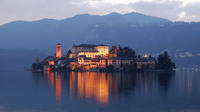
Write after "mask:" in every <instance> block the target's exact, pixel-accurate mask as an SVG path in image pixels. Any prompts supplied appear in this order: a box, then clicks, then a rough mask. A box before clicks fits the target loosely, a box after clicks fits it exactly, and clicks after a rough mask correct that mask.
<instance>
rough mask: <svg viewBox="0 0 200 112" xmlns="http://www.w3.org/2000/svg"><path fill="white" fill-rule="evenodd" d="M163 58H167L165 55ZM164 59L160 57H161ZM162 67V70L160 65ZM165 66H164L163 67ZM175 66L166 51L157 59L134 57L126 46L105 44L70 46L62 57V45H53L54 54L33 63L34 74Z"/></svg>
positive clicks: (144, 56)
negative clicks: (38, 72) (54, 46)
mask: <svg viewBox="0 0 200 112" xmlns="http://www.w3.org/2000/svg"><path fill="white" fill-rule="evenodd" d="M165 55H166V56H165ZM162 56H163V58H162ZM163 64H165V66H164V68H162V65H163ZM166 64H167V66H166ZM173 68H175V64H174V63H173V62H172V61H171V59H169V56H168V54H167V52H165V53H163V54H161V55H160V56H159V58H158V59H156V58H154V57H151V56H148V55H146V54H145V55H143V56H141V55H137V54H136V53H135V51H134V50H132V49H131V48H128V47H121V46H120V45H119V46H112V47H111V49H110V48H109V46H108V45H93V44H80V45H73V46H72V51H71V50H69V51H68V52H67V54H66V55H62V45H61V44H60V43H59V44H57V45H56V55H55V56H48V57H46V58H45V59H44V60H42V61H40V59H39V58H36V59H35V62H34V63H33V64H32V69H33V70H34V71H103V72H105V71H106V72H107V71H108V72H109V71H110V72H112V71H143V70H157V69H165V70H172V69H173Z"/></svg>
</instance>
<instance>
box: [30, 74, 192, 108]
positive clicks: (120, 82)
mask: <svg viewBox="0 0 200 112" xmlns="http://www.w3.org/2000/svg"><path fill="white" fill-rule="evenodd" d="M34 77H44V78H43V80H47V81H48V83H49V88H51V89H54V91H55V95H56V104H57V105H59V104H61V102H62V101H61V100H62V89H64V88H66V89H68V92H69V95H70V97H72V98H78V99H80V100H84V101H86V102H96V103H98V104H100V105H104V106H106V105H107V104H108V103H109V98H110V97H115V99H117V98H118V97H119V95H120V94H121V93H122V94H123V93H125V94H129V93H130V92H131V91H136V92H137V93H134V92H133V94H136V95H142V96H148V95H151V94H154V93H153V91H155V90H157V89H160V91H162V92H164V94H167V91H168V86H169V85H170V82H171V81H172V80H173V79H174V77H175V74H174V73H156V72H146V73H142V72H140V73H98V72H67V73H64V72H63V73H58V72H55V73H54V72H45V73H43V74H42V73H33V78H34ZM34 79H35V82H36V83H37V82H39V81H37V79H40V78H34ZM188 80H189V79H188ZM189 83H191V82H189ZM189 85H190V84H189ZM190 86H191V85H190Z"/></svg>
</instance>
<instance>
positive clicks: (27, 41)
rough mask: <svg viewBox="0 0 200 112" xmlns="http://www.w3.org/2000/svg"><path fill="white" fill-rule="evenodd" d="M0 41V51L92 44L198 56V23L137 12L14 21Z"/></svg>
mask: <svg viewBox="0 0 200 112" xmlns="http://www.w3.org/2000/svg"><path fill="white" fill-rule="evenodd" d="M0 38H1V41H0V48H26V49H37V48H39V49H47V50H54V47H55V44H56V43H58V42H61V43H63V44H64V48H71V46H72V45H73V44H80V43H95V44H108V45H118V44H120V45H127V46H129V47H131V48H134V49H136V50H138V51H141V52H147V53H160V52H161V51H164V50H168V51H169V52H171V53H172V54H173V55H176V56H178V57H181V56H183V57H184V56H186V57H187V56H191V55H192V56H193V55H195V56H198V54H199V53H200V50H199V48H200V45H199V42H200V23H184V22H172V21H170V20H167V19H162V18H158V17H152V16H146V15H143V14H139V13H128V14H124V15H122V14H118V13H111V14H108V15H104V16H98V15H88V14H83V15H77V16H74V17H71V18H67V19H64V20H54V19H42V20H39V21H32V22H25V21H15V22H11V23H8V24H4V25H2V26H0ZM181 53H182V54H181ZM184 53H185V54H184ZM188 53H189V54H188ZM179 55H180V56H179Z"/></svg>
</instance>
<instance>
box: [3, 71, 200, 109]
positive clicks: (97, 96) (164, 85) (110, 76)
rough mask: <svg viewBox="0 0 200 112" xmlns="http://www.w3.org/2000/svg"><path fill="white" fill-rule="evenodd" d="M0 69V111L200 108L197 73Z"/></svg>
mask: <svg viewBox="0 0 200 112" xmlns="http://www.w3.org/2000/svg"><path fill="white" fill-rule="evenodd" d="M0 73H1V74H0V112H182V111H184V112H199V111H200V81H199V80H200V73H199V72H182V71H178V72H176V73H155V72H145V73H96V72H82V73H81V72H78V73H77V72H63V73H53V72H45V73H32V72H30V71H23V69H17V70H16V69H12V68H10V69H6V70H0Z"/></svg>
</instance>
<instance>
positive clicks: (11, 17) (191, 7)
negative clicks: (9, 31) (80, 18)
mask: <svg viewBox="0 0 200 112" xmlns="http://www.w3.org/2000/svg"><path fill="white" fill-rule="evenodd" d="M111 12H119V13H128V12H139V13H143V14H147V15H151V16H157V17H162V18H166V19H170V20H172V21H187V22H191V21H200V0H0V25H1V24H5V23H8V22H11V21H15V20H25V21H32V20H39V19H42V18H52V19H64V18H67V17H71V16H74V15H77V14H85V13H89V14H97V15H104V14H108V13H111Z"/></svg>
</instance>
